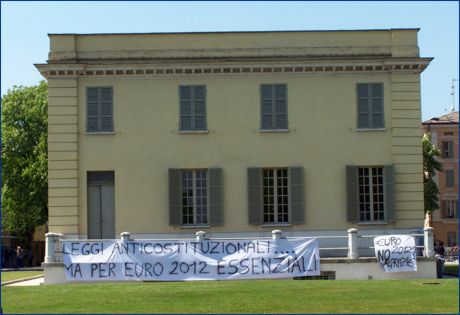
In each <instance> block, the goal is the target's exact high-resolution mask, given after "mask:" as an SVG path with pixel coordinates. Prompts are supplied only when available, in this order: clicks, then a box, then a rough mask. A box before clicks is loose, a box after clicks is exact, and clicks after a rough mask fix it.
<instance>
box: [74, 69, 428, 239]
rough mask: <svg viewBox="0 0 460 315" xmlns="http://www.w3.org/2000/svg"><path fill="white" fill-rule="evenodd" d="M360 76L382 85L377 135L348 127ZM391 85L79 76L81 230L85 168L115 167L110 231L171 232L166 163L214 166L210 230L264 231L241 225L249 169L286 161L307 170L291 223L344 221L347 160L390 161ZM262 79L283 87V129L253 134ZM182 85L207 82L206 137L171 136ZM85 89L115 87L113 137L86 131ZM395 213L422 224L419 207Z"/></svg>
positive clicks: (336, 78) (296, 78)
mask: <svg viewBox="0 0 460 315" xmlns="http://www.w3.org/2000/svg"><path fill="white" fill-rule="evenodd" d="M358 82H361V83H362V82H382V83H384V86H385V105H386V106H385V122H386V130H385V131H371V132H363V131H357V130H356V91H355V88H356V83H358ZM390 82H391V81H390V75H389V74H375V75H329V76H326V75H323V76H321V75H311V76H307V75H271V76H270V75H260V76H244V75H241V76H221V77H212V78H209V77H199V76H195V77H183V78H173V79H166V78H163V79H147V78H139V79H130V80H105V79H101V80H91V79H80V80H79V92H78V93H79V100H80V102H79V110H80V112H79V114H80V115H79V117H80V121H79V126H80V129H79V134H80V156H81V158H80V161H79V163H80V164H79V165H80V168H79V170H80V172H79V175H80V176H79V178H80V183H81V184H80V190H79V192H80V199H79V201H80V205H81V206H80V216H79V218H80V221H79V223H80V226H81V231H80V232H81V233H86V185H85V180H86V171H95V170H115V181H116V183H115V204H116V231H117V233H118V232H122V231H131V232H136V233H152V232H155V233H162V232H172V231H176V230H177V228H173V227H170V226H169V225H168V185H167V183H168V178H167V176H168V168H207V167H222V168H223V176H224V211H225V212H224V219H225V225H224V226H222V227H213V228H212V231H252V230H261V229H262V230H263V228H259V227H254V226H250V225H248V224H247V220H248V219H247V211H248V210H247V199H246V196H247V187H246V181H247V179H246V176H247V175H246V172H247V168H248V167H250V166H261V167H286V166H294V165H301V166H303V167H304V170H305V176H306V177H305V200H306V220H305V221H306V224H305V225H302V226H295V228H299V229H340V228H344V227H348V226H349V224H348V223H347V221H346V184H345V166H346V165H348V164H355V165H384V164H392V163H393V162H394V161H393V155H392V141H393V138H392V132H391V130H392V121H391V115H392V111H391V102H390V100H391V98H392V94H391V84H390ZM263 83H285V84H287V86H288V108H289V109H288V110H289V129H290V132H288V133H262V132H260V131H259V124H260V95H259V86H260V84H263ZM186 84H204V85H206V86H207V111H208V128H209V133H208V134H180V133H179V132H178V121H179V102H178V86H179V85H186ZM87 86H113V91H114V124H115V134H114V135H86V134H85V129H84V128H85V127H84V126H85V103H84V99H85V97H84V95H85V89H86V87H87ZM405 195H406V194H403V195H398V200H400V199H403V198H404V196H405ZM418 199H420V196H418ZM397 217H398V218H400V219H420V220H422V219H423V212H421V214H415V213H411V212H407V211H406V212H403V211H398V212H397ZM133 218H139V219H138V220H135V219H133ZM413 225H416V223H415V222H414V221H408V222H406V221H404V220H403V221H398V223H397V225H396V226H400V227H407V226H413ZM391 226H392V225H391Z"/></svg>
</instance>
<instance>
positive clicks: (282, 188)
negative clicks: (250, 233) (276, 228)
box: [248, 167, 305, 225]
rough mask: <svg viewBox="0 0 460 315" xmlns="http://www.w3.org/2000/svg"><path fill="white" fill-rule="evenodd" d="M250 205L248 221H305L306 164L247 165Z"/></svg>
mask: <svg viewBox="0 0 460 315" xmlns="http://www.w3.org/2000/svg"><path fill="white" fill-rule="evenodd" d="M248 209H249V211H248V212H249V224H255V225H260V224H303V223H304V213H305V210H304V179H303V168H302V167H289V168H258V167H251V168H248Z"/></svg>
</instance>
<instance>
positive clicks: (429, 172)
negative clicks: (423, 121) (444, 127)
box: [422, 134, 442, 213]
mask: <svg viewBox="0 0 460 315" xmlns="http://www.w3.org/2000/svg"><path fill="white" fill-rule="evenodd" d="M422 146H423V174H424V176H423V192H424V208H425V213H427V212H432V211H433V210H436V209H439V204H438V201H439V198H438V194H439V189H438V185H437V184H436V182H435V181H434V180H433V177H434V176H435V175H436V171H438V172H440V171H442V165H441V163H440V162H439V161H438V160H437V159H436V158H437V157H438V156H440V155H441V151H440V150H439V149H438V148H436V147H435V146H434V145H433V144H432V143H431V135H430V134H425V135H423V139H422Z"/></svg>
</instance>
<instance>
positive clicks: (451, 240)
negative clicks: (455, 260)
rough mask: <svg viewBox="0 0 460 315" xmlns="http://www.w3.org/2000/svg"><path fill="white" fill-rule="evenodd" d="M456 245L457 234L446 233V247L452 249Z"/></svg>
mask: <svg viewBox="0 0 460 315" xmlns="http://www.w3.org/2000/svg"><path fill="white" fill-rule="evenodd" d="M457 245H458V240H457V232H447V247H454V246H457Z"/></svg>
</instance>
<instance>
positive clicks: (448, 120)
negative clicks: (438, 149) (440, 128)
mask: <svg viewBox="0 0 460 315" xmlns="http://www.w3.org/2000/svg"><path fill="white" fill-rule="evenodd" d="M423 124H424V125H449V124H456V125H458V112H452V113H449V114H446V115H443V116H440V117H433V118H431V119H429V120H425V121H424V122H423Z"/></svg>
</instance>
